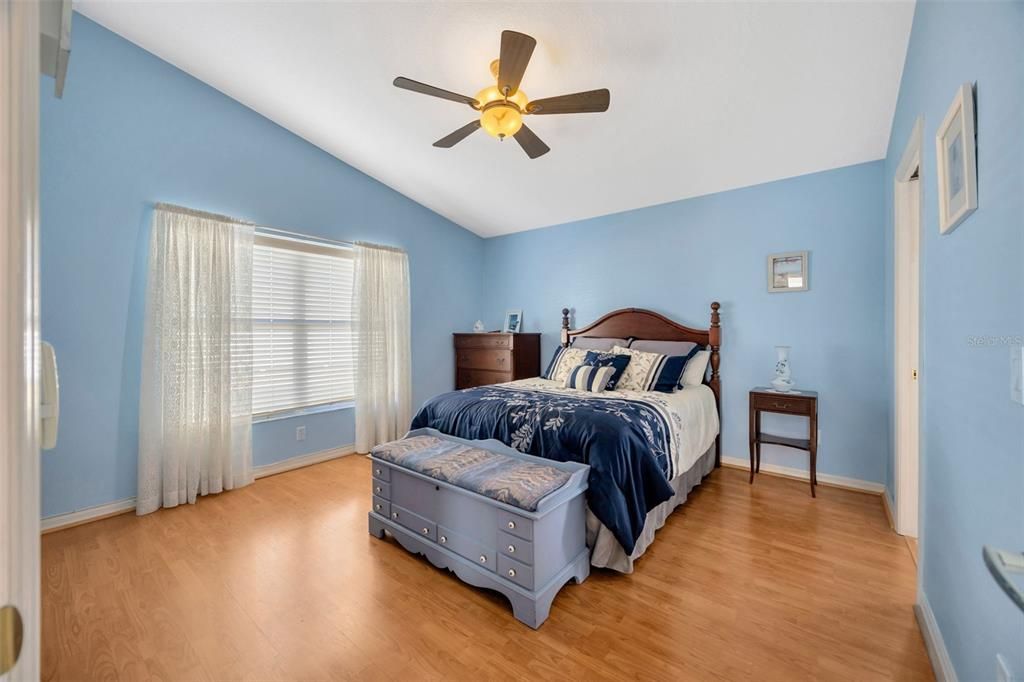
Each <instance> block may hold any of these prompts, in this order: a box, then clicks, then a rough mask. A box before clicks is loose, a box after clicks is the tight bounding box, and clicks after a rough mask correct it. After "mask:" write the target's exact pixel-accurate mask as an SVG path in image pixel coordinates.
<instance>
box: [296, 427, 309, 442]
mask: <svg viewBox="0 0 1024 682" xmlns="http://www.w3.org/2000/svg"><path fill="white" fill-rule="evenodd" d="M295 440H306V427H305V426H296V427H295Z"/></svg>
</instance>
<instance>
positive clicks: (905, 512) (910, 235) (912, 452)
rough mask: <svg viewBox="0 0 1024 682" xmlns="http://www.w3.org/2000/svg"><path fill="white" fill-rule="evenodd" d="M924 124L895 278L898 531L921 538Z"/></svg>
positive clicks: (900, 200) (908, 172)
mask: <svg viewBox="0 0 1024 682" xmlns="http://www.w3.org/2000/svg"><path fill="white" fill-rule="evenodd" d="M920 167H921V121H920V120H918V122H917V125H915V126H914V132H913V133H911V139H910V142H909V143H908V144H907V149H906V151H904V153H903V158H902V160H901V162H900V165H899V167H898V169H897V171H896V177H895V178H894V187H893V190H894V191H893V206H894V208H895V212H896V214H895V220H894V225H895V234H894V235H893V237H894V246H895V249H894V252H895V264H894V266H895V268H894V273H895V277H894V278H893V281H894V286H895V291H894V292H893V293H894V306H893V308H894V316H895V344H894V348H895V353H896V356H895V358H894V362H893V371H894V375H895V389H896V415H895V418H896V419H895V421H896V430H895V445H896V467H895V469H896V532H897V533H900V534H901V535H909V536H910V537H915V538H916V537H917V535H918V528H917V523H918V497H919V484H920V481H919V470H920V467H919V458H920V445H919V429H920V425H919V409H920V406H919V402H920V392H919V388H918V386H919V377H918V359H919V343H920V340H919V331H920V314H921V313H920V286H921V267H920V252H921V178H920Z"/></svg>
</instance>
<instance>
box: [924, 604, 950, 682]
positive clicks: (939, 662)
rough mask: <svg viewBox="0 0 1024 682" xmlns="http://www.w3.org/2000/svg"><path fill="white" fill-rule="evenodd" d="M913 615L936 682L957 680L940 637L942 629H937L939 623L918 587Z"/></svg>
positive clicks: (943, 641)
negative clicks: (922, 638)
mask: <svg viewBox="0 0 1024 682" xmlns="http://www.w3.org/2000/svg"><path fill="white" fill-rule="evenodd" d="M914 615H916V616H917V625H918V627H919V628H921V636H922V637H924V645H925V648H926V649H927V650H928V658H929V659H930V660H931V663H932V670H933V671H934V672H935V679H936V680H938V682H957V676H956V668H954V667H953V659H951V658H950V657H949V651H948V650H947V649H946V642H945V640H943V639H942V630H940V629H939V623H938V621H937V620H935V614H934V613H933V612H932V607H931V605H930V604H929V603H928V597H927V596H926V595H925V593H924V592H923V591H922V590H920V589H918V591H917V603H916V604H914Z"/></svg>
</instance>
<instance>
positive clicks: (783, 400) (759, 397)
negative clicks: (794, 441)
mask: <svg viewBox="0 0 1024 682" xmlns="http://www.w3.org/2000/svg"><path fill="white" fill-rule="evenodd" d="M814 402H815V401H814V398H811V397H806V396H800V395H798V394H791V395H786V394H783V393H779V394H778V395H775V394H771V393H751V394H750V406H751V407H753V408H754V409H757V410H765V411H769V412H783V413H786V414H802V415H808V416H809V415H811V414H813V413H814Z"/></svg>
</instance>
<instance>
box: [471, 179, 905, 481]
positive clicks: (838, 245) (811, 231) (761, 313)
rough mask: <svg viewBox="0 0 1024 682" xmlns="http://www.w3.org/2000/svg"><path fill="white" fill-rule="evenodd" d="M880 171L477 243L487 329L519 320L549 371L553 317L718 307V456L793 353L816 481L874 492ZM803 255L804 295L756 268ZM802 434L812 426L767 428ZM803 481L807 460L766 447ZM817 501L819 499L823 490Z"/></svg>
mask: <svg viewBox="0 0 1024 682" xmlns="http://www.w3.org/2000/svg"><path fill="white" fill-rule="evenodd" d="M881 186H882V164H881V162H876V163H869V164H862V165H857V166H851V167H848V168H843V169H839V170H834V171H828V172H824V173H817V174H814V175H807V176H803V177H798V178H793V179H789V180H782V181H779V182H773V183H768V184H764V185H758V186H756V187H750V188H746V189H739V190H735V191H731V192H723V193H721V194H714V195H710V196H704V197H699V198H696V199H688V200H685V201H678V202H674V203H669V204H663V205H660V206H654V207H650V208H643V209H638V210H635V211H628V212H625V213H619V214H614V215H607V216H602V217H599V218H593V219H590V220H584V221H581V222H576V223H569V224H566V225H561V226H558V227H553V228H547V229H543V230H535V231H532V232H524V233H519V234H514V235H509V236H506V237H501V238H496V239H489V240H487V241H486V242H485V247H484V253H485V263H486V266H485V269H486V272H487V273H488V277H490V278H491V284H490V285H489V286H488V289H487V293H486V297H485V304H486V307H485V310H486V311H487V314H488V315H489V316H490V317H489V318H488V319H486V320H485V321H486V322H487V323H488V324H489V326H491V327H494V326H496V325H498V324H499V323H500V318H501V315H502V313H503V311H504V310H505V309H506V308H523V310H524V329H525V330H526V331H531V330H532V331H541V332H543V333H544V337H543V355H544V358H545V361H546V360H547V358H548V357H549V356H550V354H551V353H552V352H553V349H554V348H555V346H556V345H557V343H558V336H557V334H558V329H559V323H560V310H561V309H562V307H564V306H568V307H571V308H575V321H576V323H577V324H580V325H582V324H585V323H587V322H591V321H593V320H594V319H595V318H596V317H598V316H599V315H601V314H603V313H606V312H608V311H610V310H613V309H615V308H621V307H642V308H652V309H654V310H656V311H658V312H661V313H664V314H666V315H668V316H670V317H672V318H674V319H677V320H680V321H683V322H686V323H688V324H690V325H691V326H695V327H706V326H707V325H708V322H709V310H708V305H709V304H710V302H711V301H712V300H718V301H720V302H721V303H722V326H723V342H722V368H721V372H722V381H723V393H724V400H723V403H724V416H723V423H724V428H723V434H724V441H723V452H724V454H725V455H726V456H734V457H744V458H745V457H747V456H748V447H747V392H748V391H749V389H750V388H752V387H754V386H757V385H764V384H765V383H766V382H768V381H770V380H771V379H772V378H773V377H774V368H775V353H774V346H776V345H790V346H792V347H793V350H792V356H791V361H792V366H793V374H794V379H795V381H796V383H797V386H798V387H800V386H803V387H805V388H810V389H814V390H817V391H819V392H820V394H821V396H820V399H819V400H820V405H819V417H820V427H821V444H820V447H819V456H818V463H819V471H821V472H823V473H829V474H837V475H841V476H848V477H852V478H857V479H862V480H867V481H875V482H881V481H883V480H884V475H885V463H886V460H887V459H888V452H887V448H888V435H887V428H888V426H887V424H888V422H887V417H886V415H887V414H888V412H889V409H890V398H889V393H888V392H887V390H886V384H885V382H884V381H883V374H882V372H883V357H882V353H883V352H884V348H885V344H884V339H883V336H882V328H883V324H884V319H885V318H884V307H883V303H884V300H885V295H884V289H883V284H884V280H883V275H884V266H883V263H882V257H883V254H884V239H883V227H884V224H885V221H884V216H883V214H882V211H883V196H882V189H881ZM800 250H807V251H810V271H811V272H810V284H811V286H810V291H807V292H802V293H778V294H769V293H768V291H767V273H766V269H767V265H766V258H767V256H768V255H769V254H771V253H778V252H784V251H800ZM765 420H766V423H765V427H766V429H772V430H775V431H777V432H781V433H783V434H787V433H788V434H792V435H798V434H799V433H800V432H801V431H803V432H804V433H806V420H803V419H799V418H796V417H793V418H786V417H772V416H766V417H765ZM763 457H764V461H765V462H766V463H767V462H775V463H778V464H782V465H785V466H792V467H796V468H800V469H806V468H807V455H806V454H805V453H800V452H798V451H793V450H787V449H784V448H771V447H766V448H765V451H764V455H763ZM825 494H827V493H825Z"/></svg>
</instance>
